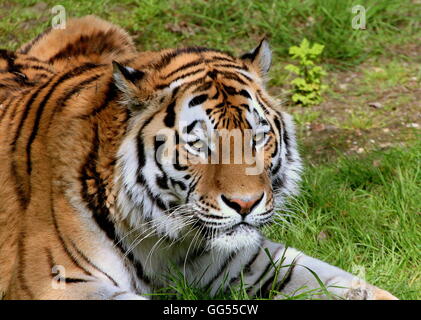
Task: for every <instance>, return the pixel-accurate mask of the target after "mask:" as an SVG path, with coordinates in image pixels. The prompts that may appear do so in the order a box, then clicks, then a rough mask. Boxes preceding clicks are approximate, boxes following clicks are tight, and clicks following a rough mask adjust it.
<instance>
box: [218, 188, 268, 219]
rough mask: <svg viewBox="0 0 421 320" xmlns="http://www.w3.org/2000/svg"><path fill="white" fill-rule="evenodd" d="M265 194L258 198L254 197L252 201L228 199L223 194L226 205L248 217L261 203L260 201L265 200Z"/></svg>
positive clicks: (247, 199) (248, 199)
mask: <svg viewBox="0 0 421 320" xmlns="http://www.w3.org/2000/svg"><path fill="white" fill-rule="evenodd" d="M263 196H264V193H262V194H261V195H260V196H258V197H254V198H252V199H250V198H228V197H226V196H224V195H223V194H221V198H222V201H224V202H225V204H226V205H227V206H228V207H230V208H231V209H234V210H235V211H237V212H238V213H239V214H244V215H247V214H249V213H250V212H252V211H253V209H254V208H255V207H256V206H257V205H258V204H259V203H260V201H261V200H262V199H263Z"/></svg>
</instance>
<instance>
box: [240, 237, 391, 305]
mask: <svg viewBox="0 0 421 320" xmlns="http://www.w3.org/2000/svg"><path fill="white" fill-rule="evenodd" d="M316 275H317V277H316ZM242 281H243V283H245V284H246V286H249V292H250V293H252V294H259V293H261V294H264V295H266V296H267V295H268V294H269V292H270V290H275V291H278V292H279V293H280V295H278V296H277V298H282V295H285V296H291V295H297V294H300V293H303V292H306V291H310V290H312V291H313V294H315V295H314V297H315V298H318V299H329V298H339V299H341V298H342V299H349V300H397V298H396V297H395V296H393V295H392V294H390V293H389V292H387V291H385V290H382V289H379V288H377V287H375V286H373V285H370V284H368V283H366V282H365V281H364V280H362V279H359V278H358V277H356V276H354V275H352V274H350V273H348V272H346V271H344V270H342V269H340V268H337V267H335V266H332V265H330V264H328V263H326V262H323V261H320V260H318V259H315V258H312V257H309V256H306V255H305V254H303V253H302V252H299V251H298V250H296V249H293V248H286V247H285V246H283V245H281V244H279V243H274V242H271V241H269V240H265V241H264V242H263V245H262V246H261V249H259V252H258V253H257V254H256V255H255V256H254V257H253V260H252V261H250V262H249V265H248V266H247V270H244V271H243V279H242ZM320 282H322V283H320ZM323 287H324V288H323Z"/></svg>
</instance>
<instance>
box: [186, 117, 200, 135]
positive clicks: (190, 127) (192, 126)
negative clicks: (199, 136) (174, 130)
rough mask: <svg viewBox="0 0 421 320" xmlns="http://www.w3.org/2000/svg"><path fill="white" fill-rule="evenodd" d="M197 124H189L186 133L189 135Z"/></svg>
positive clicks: (194, 122)
mask: <svg viewBox="0 0 421 320" xmlns="http://www.w3.org/2000/svg"><path fill="white" fill-rule="evenodd" d="M197 123H198V121H197V120H194V121H193V122H192V123H190V124H189V125H188V126H187V127H186V133H190V132H191V131H192V130H193V129H194V127H195V126H196V124H197Z"/></svg>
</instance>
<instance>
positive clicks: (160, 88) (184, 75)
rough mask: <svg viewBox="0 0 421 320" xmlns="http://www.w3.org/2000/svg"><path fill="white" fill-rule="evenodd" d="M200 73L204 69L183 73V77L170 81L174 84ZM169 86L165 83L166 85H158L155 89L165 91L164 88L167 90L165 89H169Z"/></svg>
mask: <svg viewBox="0 0 421 320" xmlns="http://www.w3.org/2000/svg"><path fill="white" fill-rule="evenodd" d="M202 71H205V69H204V68H200V69H197V70H194V71H191V72H189V73H185V74H183V75H181V76H179V77H178V78H176V79H173V80H171V82H175V81H178V80H181V79H184V78H187V77H190V76H193V75H195V74H197V73H200V72H202ZM169 86H170V83H167V84H160V85H157V86H156V87H155V89H159V90H162V89H165V88H167V87H169Z"/></svg>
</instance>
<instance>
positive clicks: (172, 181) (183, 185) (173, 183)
mask: <svg viewBox="0 0 421 320" xmlns="http://www.w3.org/2000/svg"><path fill="white" fill-rule="evenodd" d="M170 180H171V183H172V185H173V186H175V185H178V186H179V187H180V189H181V190H183V191H185V190H186V189H187V187H186V185H185V184H184V183H183V182H182V181H178V180H175V179H173V178H170Z"/></svg>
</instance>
